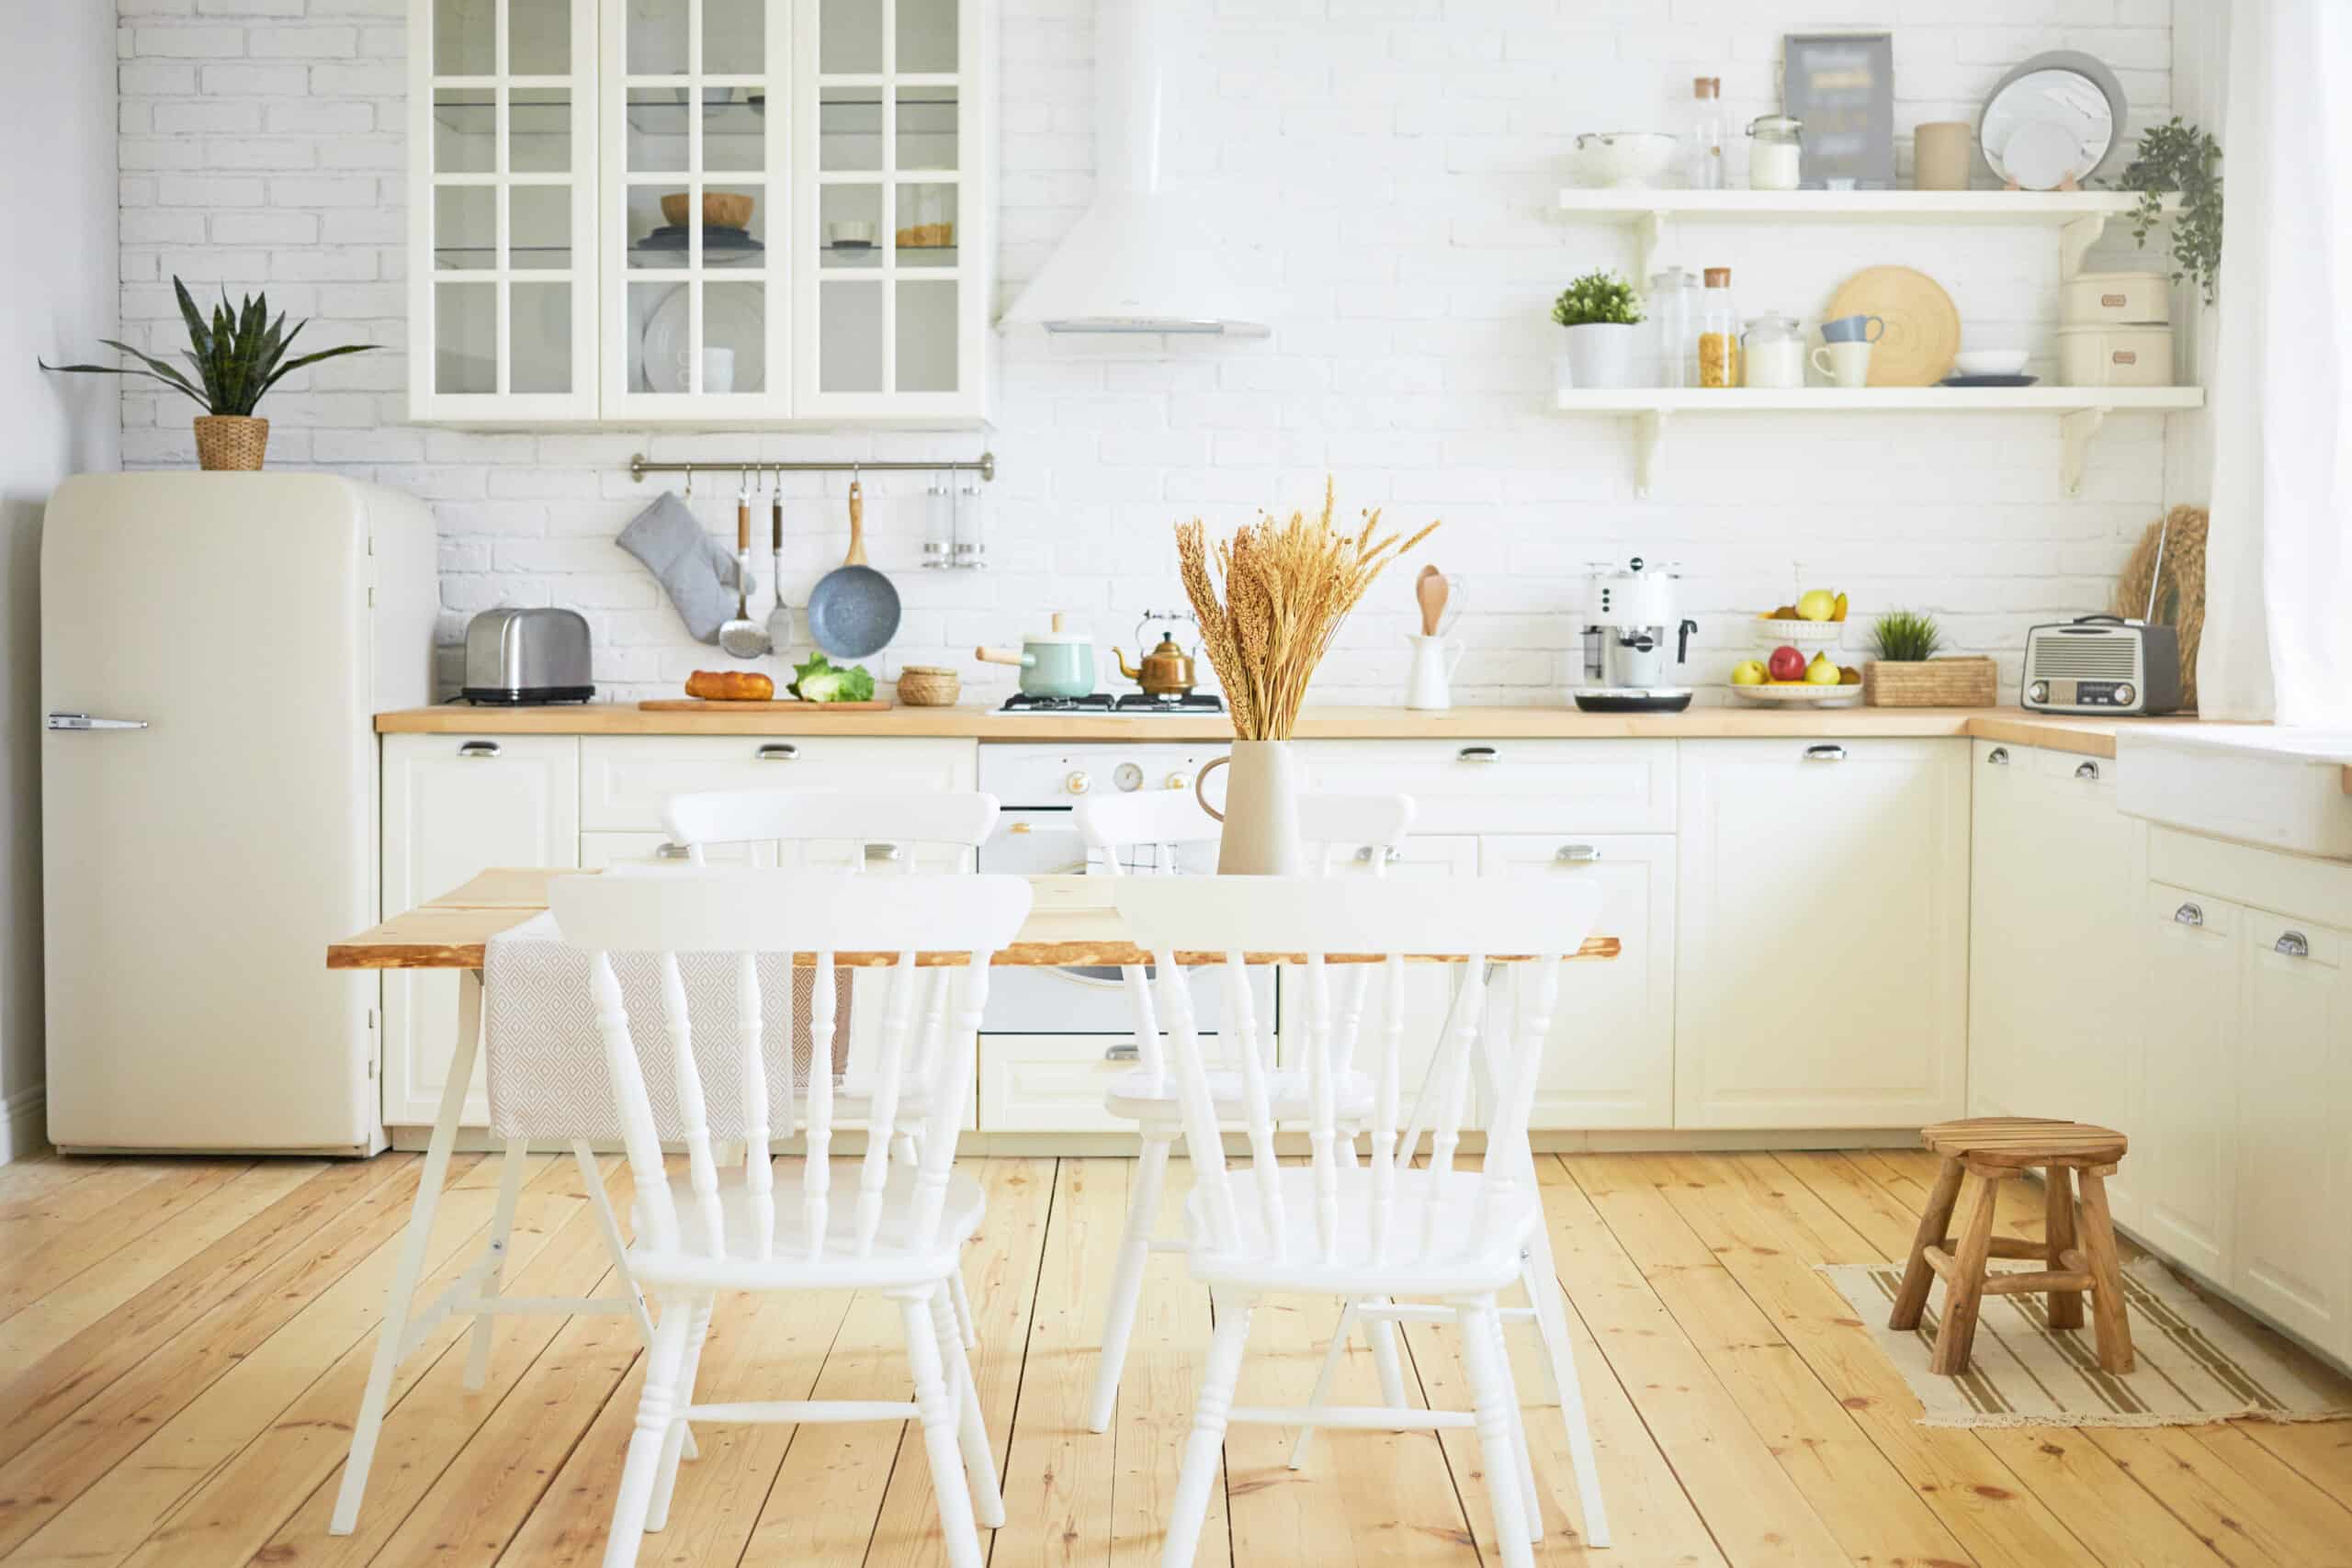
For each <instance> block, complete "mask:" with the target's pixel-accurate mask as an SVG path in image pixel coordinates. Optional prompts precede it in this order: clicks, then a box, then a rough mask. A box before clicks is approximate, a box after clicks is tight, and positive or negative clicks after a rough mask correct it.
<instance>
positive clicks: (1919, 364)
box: [1821, 266, 1960, 387]
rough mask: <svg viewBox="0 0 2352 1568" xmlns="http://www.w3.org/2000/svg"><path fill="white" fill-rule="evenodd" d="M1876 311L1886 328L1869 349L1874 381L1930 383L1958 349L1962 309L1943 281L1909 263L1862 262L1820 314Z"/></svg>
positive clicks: (1943, 373) (1946, 371)
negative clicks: (1946, 291)
mask: <svg viewBox="0 0 2352 1568" xmlns="http://www.w3.org/2000/svg"><path fill="white" fill-rule="evenodd" d="M1840 316H1876V317H1877V318H1878V319H1879V320H1880V321H1883V322H1885V323H1886V331H1885V333H1884V334H1883V336H1881V337H1880V339H1879V340H1878V344H1877V346H1876V347H1874V348H1872V349H1871V377H1870V384H1871V386H1873V387H1932V386H1934V385H1935V384H1936V383H1937V382H1939V381H1940V380H1942V379H1943V378H1945V377H1947V376H1949V375H1951V361H1952V355H1956V354H1958V353H1959V352H1960V311H1959V310H1958V309H1957V308H1955V307H1954V306H1953V304H1952V302H1951V295H1949V294H1947V293H1945V292H1944V290H1943V286H1942V285H1941V284H1939V283H1938V282H1937V281H1936V280H1935V279H1934V278H1932V277H1929V276H1928V275H1927V274H1926V273H1924V272H1914V271H1912V270H1911V269H1910V268H1909V267H1907V266H1872V267H1864V268H1863V269H1862V270H1861V271H1860V272H1858V273H1856V274H1854V276H1851V277H1849V278H1848V279H1847V280H1846V281H1845V282H1843V283H1841V284H1839V285H1838V292H1837V293H1835V294H1833V295H1831V296H1830V297H1829V309H1827V310H1825V311H1823V312H1822V316H1821V319H1822V320H1823V321H1836V320H1837V319H1838V317H1840Z"/></svg>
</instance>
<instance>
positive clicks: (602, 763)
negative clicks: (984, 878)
mask: <svg viewBox="0 0 2352 1568" xmlns="http://www.w3.org/2000/svg"><path fill="white" fill-rule="evenodd" d="M581 748H582V750H581V770H582V787H581V821H582V826H583V827H585V828H587V829H590V830H591V831H594V832H636V833H650V832H658V831H660V830H661V828H662V807H663V805H664V803H666V802H667V801H668V800H669V798H670V796H672V795H678V794H682V793H684V792H686V791H689V790H707V789H775V790H785V789H822V790H934V789H970V788H971V787H972V777H973V773H974V770H975V768H976V766H977V765H978V748H977V747H975V746H974V745H973V743H972V742H970V741H968V740H928V739H911V738H908V739H844V738H842V737H839V736H764V735H757V736H755V735H744V736H673V735H662V736H654V735H643V736H639V735H625V736H590V737H589V738H588V739H585V740H583V741H582V743H581Z"/></svg>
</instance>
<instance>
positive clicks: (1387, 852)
mask: <svg viewBox="0 0 2352 1568" xmlns="http://www.w3.org/2000/svg"><path fill="white" fill-rule="evenodd" d="M1404 858H1405V852H1404V851H1402V850H1400V849H1398V848H1397V846H1396V845H1394V844H1366V845H1365V846H1364V847H1363V848H1362V849H1360V850H1358V851H1357V852H1356V863H1357V864H1358V865H1395V864H1396V863H1397V862H1398V861H1400V860H1403V859H1404Z"/></svg>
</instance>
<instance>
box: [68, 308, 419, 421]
mask: <svg viewBox="0 0 2352 1568" xmlns="http://www.w3.org/2000/svg"><path fill="white" fill-rule="evenodd" d="M172 289H173V291H174V292H175V293H176V294H177V295H178V296H179V300H180V315H181V316H182V317H183V318H184V319H185V320H186V321H187V338H188V346H187V348H184V349H182V350H181V351H180V357H181V358H183V359H186V360H187V362H188V364H189V366H190V367H192V368H193V369H194V370H195V371H196V375H197V379H196V380H195V381H191V380H189V379H188V378H187V375H186V374H185V373H184V372H182V371H181V370H180V369H179V367H177V366H175V365H173V364H171V363H170V362H169V361H167V360H163V359H157V358H155V357H154V356H153V355H147V354H141V353H140V352H139V350H137V349H135V348H133V347H131V346H130V344H127V343H118V342H116V341H115V340H114V339H113V338H102V339H100V340H99V341H100V342H102V343H104V344H106V345H107V347H108V348H112V349H118V350H119V351H120V352H122V353H124V354H127V355H130V357H132V358H133V359H136V360H138V361H139V365H138V366H130V365H124V366H115V365H51V364H50V363H48V362H47V361H46V360H43V361H40V367H41V368H42V369H44V370H75V371H82V372H85V373H86V374H89V375H94V376H143V377H145V378H147V379H149V380H151V381H161V382H162V383H163V384H164V386H166V387H169V388H171V389H173V390H175V391H178V392H185V393H187V395H188V396H189V397H191V398H193V399H195V400H196V401H197V403H198V405H199V406H200V407H202V408H203V410H204V412H207V413H211V414H238V415H244V416H250V415H251V414H252V413H253V412H254V405H255V404H257V403H259V402H260V401H261V398H262V394H263V393H264V392H266V391H268V390H269V389H271V388H272V387H275V386H276V385H277V383H278V382H279V381H280V380H282V379H283V378H286V377H287V376H288V375H290V374H292V373H293V372H294V371H297V370H300V369H301V368H302V367H304V366H305V365H316V364H317V363H318V362H319V361H320V360H322V359H333V358H334V357H335V356H336V355H345V354H365V353H367V352H368V350H369V349H371V348H374V347H376V346H377V345H376V344H372V343H349V344H344V345H343V346H342V347H340V348H322V349H321V350H320V351H319V352H318V353H316V354H306V355H302V356H301V357H300V358H299V359H288V358H287V357H286V351H287V350H288V349H289V348H291V347H293V346H294V340H295V339H296V338H297V337H299V336H300V335H301V332H302V329H303V328H304V327H306V326H308V325H310V322H308V321H297V322H295V323H294V327H293V330H292V331H291V332H289V331H288V330H287V326H286V317H285V314H284V312H282V311H281V312H280V313H279V315H278V317H277V320H276V321H271V320H270V319H269V296H268V295H266V294H248V295H246V296H245V299H244V303H243V305H241V306H239V307H238V308H237V309H236V310H233V311H232V310H230V308H229V296H228V293H227V291H226V290H223V291H222V293H221V295H220V304H218V305H216V306H214V307H213V308H212V319H211V320H210V321H206V320H205V318H204V312H203V311H201V310H198V309H197V305H196V300H195V299H193V298H192V297H191V296H190V295H189V294H188V291H187V284H185V283H182V282H181V281H180V280H179V279H178V278H176V277H175V278H173V279H172ZM141 366H143V367H145V368H143V369H142V368H141Z"/></svg>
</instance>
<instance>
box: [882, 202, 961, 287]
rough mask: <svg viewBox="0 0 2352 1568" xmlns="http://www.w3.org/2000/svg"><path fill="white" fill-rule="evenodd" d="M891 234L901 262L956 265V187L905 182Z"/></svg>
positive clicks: (925, 264) (920, 264)
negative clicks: (906, 183)
mask: <svg viewBox="0 0 2352 1568" xmlns="http://www.w3.org/2000/svg"><path fill="white" fill-rule="evenodd" d="M891 238H892V240H893V241H894V242H895V243H897V245H898V247H899V265H900V266H910V267H912V266H954V265H956V187H955V186H942V185H902V186H899V216H898V221H897V223H896V224H895V225H894V227H893V229H892V231H891Z"/></svg>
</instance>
